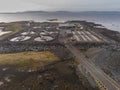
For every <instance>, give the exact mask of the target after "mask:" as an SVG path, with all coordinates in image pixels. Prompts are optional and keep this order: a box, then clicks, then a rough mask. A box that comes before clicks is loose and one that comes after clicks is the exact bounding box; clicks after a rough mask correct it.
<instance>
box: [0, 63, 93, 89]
mask: <svg viewBox="0 0 120 90" xmlns="http://www.w3.org/2000/svg"><path fill="white" fill-rule="evenodd" d="M74 66H75V63H74V62H73V61H61V62H57V63H54V64H51V65H48V66H46V67H45V68H43V69H41V70H38V71H35V72H20V71H18V70H17V69H15V67H12V66H9V67H7V68H5V67H6V66H1V67H0V80H1V81H0V90H94V89H93V88H92V87H91V86H90V85H89V84H86V86H85V85H83V83H84V81H83V80H79V78H78V76H77V75H76V73H75V68H74ZM2 81H3V82H4V83H2Z"/></svg>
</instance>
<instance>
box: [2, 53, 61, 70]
mask: <svg viewBox="0 0 120 90" xmlns="http://www.w3.org/2000/svg"><path fill="white" fill-rule="evenodd" d="M58 60H59V58H58V57H57V56H56V55H54V54H53V53H51V52H49V51H46V52H21V53H13V54H0V65H2V66H4V65H5V66H6V65H8V66H15V67H18V68H19V69H23V70H26V69H32V70H35V69H38V68H41V67H44V66H45V65H48V64H50V63H52V62H55V61H58Z"/></svg>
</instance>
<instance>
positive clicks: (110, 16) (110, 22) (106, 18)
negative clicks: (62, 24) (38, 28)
mask: <svg viewBox="0 0 120 90" xmlns="http://www.w3.org/2000/svg"><path fill="white" fill-rule="evenodd" d="M53 18H57V19H59V20H60V21H66V20H87V21H90V22H96V23H98V24H102V25H103V26H105V27H106V28H109V29H111V30H115V31H119V32H120V12H80V13H72V12H53V13H52V12H51V13H50V12H49V13H48V12H46V13H41V12H36V13H17V14H0V22H13V21H23V20H24V21H25V20H34V21H37V22H42V21H46V20H47V19H53Z"/></svg>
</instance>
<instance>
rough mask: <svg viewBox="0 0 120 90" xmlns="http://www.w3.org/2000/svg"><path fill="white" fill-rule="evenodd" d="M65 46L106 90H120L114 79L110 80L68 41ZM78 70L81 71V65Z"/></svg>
mask: <svg viewBox="0 0 120 90" xmlns="http://www.w3.org/2000/svg"><path fill="white" fill-rule="evenodd" d="M64 41H65V40H64ZM65 46H66V47H67V48H68V49H69V50H70V51H71V53H72V54H73V55H74V56H75V57H76V59H77V60H78V62H80V63H81V64H82V66H84V67H85V68H86V70H87V71H88V72H89V73H90V74H91V75H92V76H93V77H96V78H97V79H98V80H99V81H100V82H102V84H103V85H104V86H105V87H104V88H106V89H104V90H120V85H119V84H117V83H116V82H115V81H114V80H113V79H112V78H110V77H109V76H108V75H107V74H105V73H104V72H103V71H102V70H101V69H99V68H98V67H96V66H95V65H94V64H92V63H91V62H90V60H87V58H85V56H84V55H83V54H82V53H81V52H80V51H79V50H77V48H75V47H74V46H73V45H71V44H67V43H66V41H65ZM78 68H79V69H80V68H81V65H79V67H78ZM94 79H95V78H94ZM101 90H103V89H101Z"/></svg>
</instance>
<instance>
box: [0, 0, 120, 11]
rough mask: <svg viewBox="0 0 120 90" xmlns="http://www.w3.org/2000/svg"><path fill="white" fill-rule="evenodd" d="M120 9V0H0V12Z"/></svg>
mask: <svg viewBox="0 0 120 90" xmlns="http://www.w3.org/2000/svg"><path fill="white" fill-rule="evenodd" d="M27 10H29V11H31V10H41V11H120V0H0V12H16V11H27Z"/></svg>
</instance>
